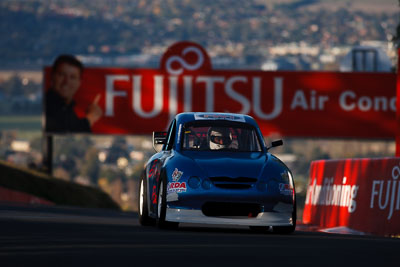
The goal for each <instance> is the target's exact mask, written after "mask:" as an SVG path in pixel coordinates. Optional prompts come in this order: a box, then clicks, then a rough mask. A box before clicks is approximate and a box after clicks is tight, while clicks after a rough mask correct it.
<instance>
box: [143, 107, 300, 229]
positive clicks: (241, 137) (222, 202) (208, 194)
mask: <svg viewBox="0 0 400 267" xmlns="http://www.w3.org/2000/svg"><path fill="white" fill-rule="evenodd" d="M153 144H154V145H162V150H161V151H160V152H158V153H156V154H155V155H153V156H152V157H151V158H150V159H149V160H148V162H147V163H146V166H145V169H144V171H143V174H142V176H141V179H140V186H139V198H138V199H139V201H138V202H139V203H138V206H139V222H140V224H141V225H154V224H156V225H157V226H159V227H160V228H167V227H176V226H178V224H179V223H205V224H225V225H247V226H250V229H253V230H257V231H266V230H268V229H270V227H271V226H272V230H273V231H274V232H278V233H291V232H293V231H294V230H295V227H296V194H295V185H294V181H293V177H292V174H291V171H290V170H289V169H288V167H287V166H286V165H285V164H284V163H283V162H282V161H280V160H279V159H278V158H277V157H275V156H274V155H272V154H270V153H269V152H268V150H269V149H270V148H272V147H276V146H280V145H282V140H279V141H275V142H272V145H271V147H266V145H265V142H264V139H263V136H262V134H261V131H260V129H259V127H258V125H257V123H256V122H255V120H254V119H253V118H252V117H250V116H247V115H240V114H230V113H194V112H190V113H181V114H178V115H176V117H175V119H174V120H173V121H172V122H171V124H170V126H169V129H168V132H154V133H153Z"/></svg>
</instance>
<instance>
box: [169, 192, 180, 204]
mask: <svg viewBox="0 0 400 267" xmlns="http://www.w3.org/2000/svg"><path fill="white" fill-rule="evenodd" d="M178 200H179V195H178V193H176V192H172V193H169V194H168V192H167V202H173V201H178Z"/></svg>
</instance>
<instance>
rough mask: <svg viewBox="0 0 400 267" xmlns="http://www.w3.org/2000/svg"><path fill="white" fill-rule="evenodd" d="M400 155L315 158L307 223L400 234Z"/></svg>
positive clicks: (307, 207) (306, 214) (305, 208)
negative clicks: (374, 157)
mask: <svg viewBox="0 0 400 267" xmlns="http://www.w3.org/2000/svg"><path fill="white" fill-rule="evenodd" d="M399 176H400V158H381V159H345V160H319V161H313V162H312V163H311V167H310V182H309V185H308V190H307V195H306V201H305V207H304V212H303V223H305V224H309V225H315V226H319V227H322V228H334V227H347V228H350V229H352V230H356V231H361V232H364V233H370V234H377V235H399V234H400V182H399V180H398V178H399Z"/></svg>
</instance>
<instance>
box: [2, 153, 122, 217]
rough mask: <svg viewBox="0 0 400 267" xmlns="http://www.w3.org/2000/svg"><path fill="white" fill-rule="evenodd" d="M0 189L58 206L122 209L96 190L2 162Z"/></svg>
mask: <svg viewBox="0 0 400 267" xmlns="http://www.w3.org/2000/svg"><path fill="white" fill-rule="evenodd" d="M0 186H3V187H6V188H9V189H12V190H16V191H20V192H24V193H28V194H32V195H34V196H37V197H40V198H43V199H46V200H49V201H51V202H53V203H55V204H57V205H67V206H79V207H86V208H105V209H116V210H119V209H120V207H119V206H118V204H116V203H115V202H114V201H113V200H112V199H111V198H110V197H109V195H107V194H106V193H104V192H103V191H101V190H99V189H97V188H94V187H89V186H83V185H79V184H75V183H70V182H66V181H63V180H60V179H56V178H53V177H50V176H48V175H46V174H43V173H40V172H36V171H32V170H29V169H25V168H21V167H16V166H14V165H12V164H10V163H7V162H4V161H0Z"/></svg>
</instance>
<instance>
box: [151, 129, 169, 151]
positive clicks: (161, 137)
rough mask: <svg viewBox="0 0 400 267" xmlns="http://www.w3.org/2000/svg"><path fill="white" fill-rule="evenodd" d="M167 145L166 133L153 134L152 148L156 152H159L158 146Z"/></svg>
mask: <svg viewBox="0 0 400 267" xmlns="http://www.w3.org/2000/svg"><path fill="white" fill-rule="evenodd" d="M166 143H167V132H153V148H154V150H155V151H156V152H160V151H161V147H160V145H161V146H162V145H164V144H166Z"/></svg>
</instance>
